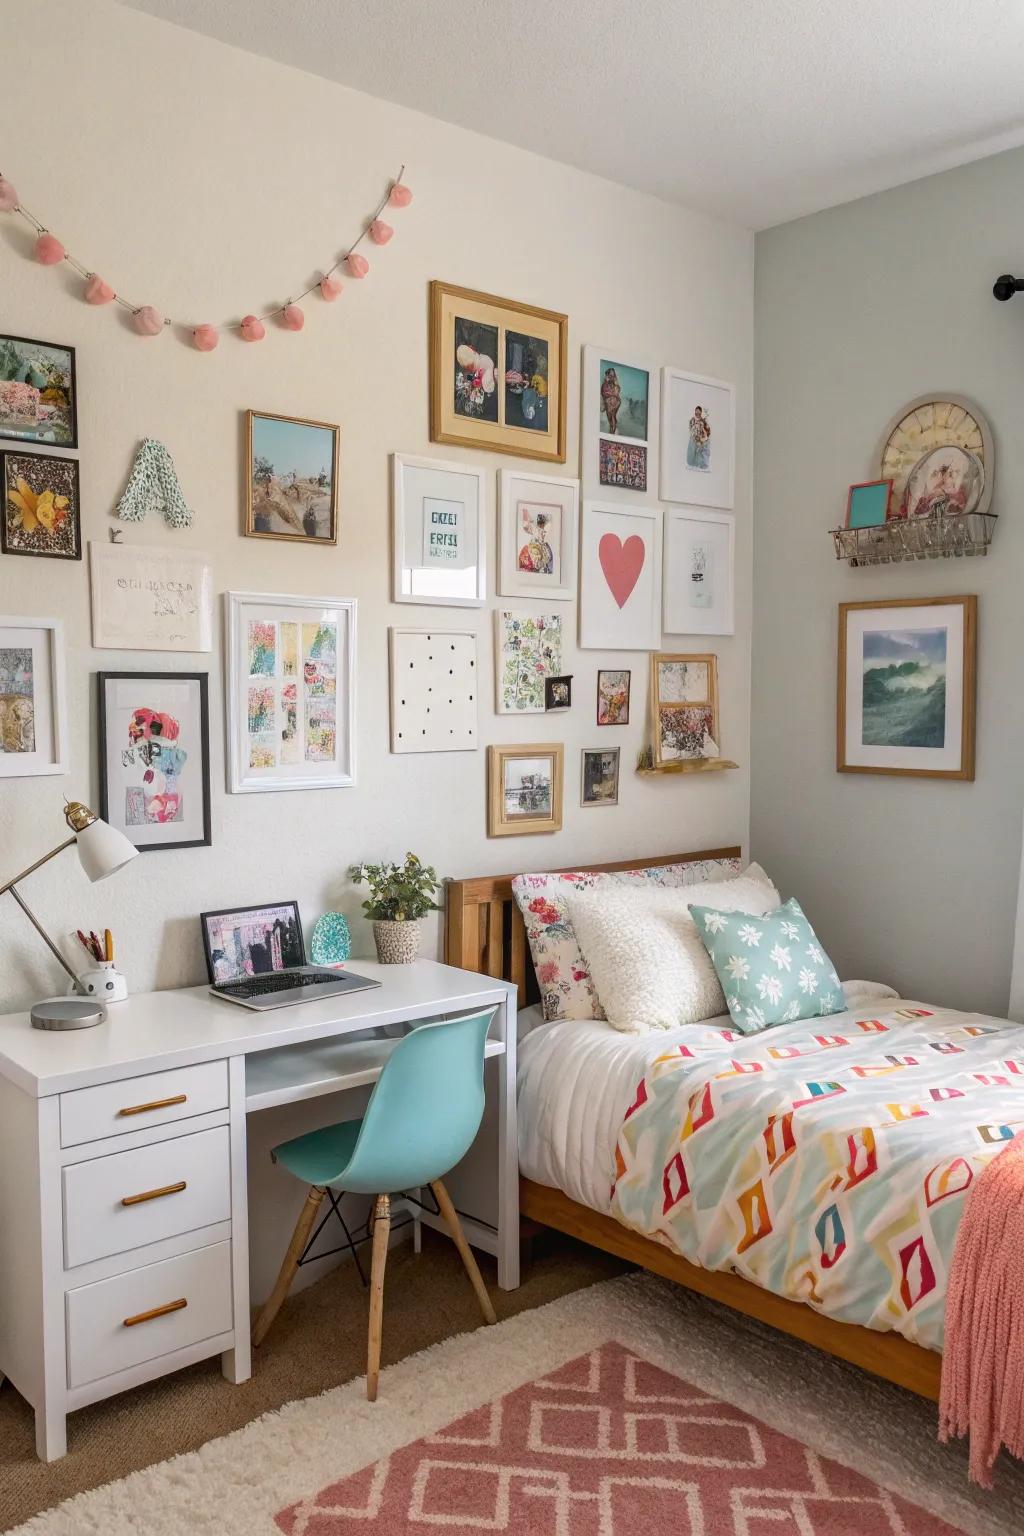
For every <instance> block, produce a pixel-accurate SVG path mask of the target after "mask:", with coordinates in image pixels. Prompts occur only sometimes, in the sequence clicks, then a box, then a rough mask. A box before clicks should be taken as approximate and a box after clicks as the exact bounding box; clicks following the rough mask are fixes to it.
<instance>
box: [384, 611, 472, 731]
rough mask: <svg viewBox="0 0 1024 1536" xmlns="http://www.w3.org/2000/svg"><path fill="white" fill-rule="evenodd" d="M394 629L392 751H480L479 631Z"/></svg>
mask: <svg viewBox="0 0 1024 1536" xmlns="http://www.w3.org/2000/svg"><path fill="white" fill-rule="evenodd" d="M389 635H390V642H391V643H390V647H389V650H390V662H391V750H392V752H475V751H476V748H477V745H478V740H477V737H478V729H477V720H478V717H479V708H480V704H479V697H480V686H479V683H480V678H479V668H478V667H477V655H476V635H475V634H474V633H473V631H472V630H465V629H401V628H398V627H397V626H396V627H393V628H392V629H391V630H390V631H389Z"/></svg>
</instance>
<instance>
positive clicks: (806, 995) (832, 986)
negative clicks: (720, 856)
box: [690, 898, 846, 1035]
mask: <svg viewBox="0 0 1024 1536" xmlns="http://www.w3.org/2000/svg"><path fill="white" fill-rule="evenodd" d="M690 915H691V916H692V918H693V920H694V922H695V923H696V925H697V932H698V933H699V934H700V936H701V939H702V941H703V943H704V948H705V949H706V950H707V952H708V954H709V955H710V956H711V961H712V964H713V965H714V967H715V970H716V972H717V973H718V979H719V981H720V982H721V983H722V991H723V992H724V993H725V999H726V1002H727V1003H728V1004H729V1013H730V1014H731V1015H732V1021H733V1023H734V1024H735V1025H736V1028H737V1029H738V1030H740V1031H742V1033H743V1034H745V1035H756V1034H757V1033H758V1032H759V1031H760V1030H762V1029H767V1028H768V1027H769V1026H770V1025H772V1024H788V1023H790V1022H791V1021H795V1020H797V1019H813V1018H819V1017H824V1016H825V1015H826V1014H830V1013H842V1012H843V1010H844V1009H845V1007H846V999H845V998H844V997H843V988H842V983H841V982H840V980H839V977H838V975H837V974H836V968H835V966H834V965H833V964H832V961H831V960H830V959H829V958H828V955H826V954H825V952H824V950H823V949H822V947H821V945H820V944H819V943H818V940H817V939H816V937H815V934H814V929H813V928H812V927H811V925H810V923H809V922H808V921H807V919H806V917H805V916H804V913H803V910H802V908H801V906H800V903H799V902H798V901H796V900H795V899H792V898H791V899H790V900H789V901H787V902H785V903H784V905H783V906H781V907H776V909H775V911H774V912H769V913H768V915H767V917H748V916H746V915H745V914H744V913H742V912H719V911H716V909H715V908H714V907H700V906H696V905H694V904H692V903H691V905H690Z"/></svg>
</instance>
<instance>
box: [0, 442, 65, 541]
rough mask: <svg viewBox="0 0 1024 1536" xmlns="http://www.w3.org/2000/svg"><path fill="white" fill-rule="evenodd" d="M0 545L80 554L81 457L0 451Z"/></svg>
mask: <svg viewBox="0 0 1024 1536" xmlns="http://www.w3.org/2000/svg"><path fill="white" fill-rule="evenodd" d="M0 496H2V498H3V505H2V508H0V550H2V551H3V553H4V554H5V555H44V556H46V557H47V558H49V559H51V560H81V558H82V507H81V494H80V492H79V487H78V460H77V459H61V458H58V457H57V456H56V455H55V454H54V455H50V454H42V453H3V454H0Z"/></svg>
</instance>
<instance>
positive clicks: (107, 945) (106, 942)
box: [103, 928, 114, 964]
mask: <svg viewBox="0 0 1024 1536" xmlns="http://www.w3.org/2000/svg"><path fill="white" fill-rule="evenodd" d="M103 950H104V953H105V954H106V957H107V959H108V960H109V961H110V962H111V964H112V963H113V960H114V935H113V934H112V933H111V931H110V929H109V928H104V930H103Z"/></svg>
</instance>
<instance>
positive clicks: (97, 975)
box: [78, 960, 128, 1003]
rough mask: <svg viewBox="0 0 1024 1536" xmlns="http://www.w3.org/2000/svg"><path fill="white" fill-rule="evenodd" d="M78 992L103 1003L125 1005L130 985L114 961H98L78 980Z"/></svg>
mask: <svg viewBox="0 0 1024 1536" xmlns="http://www.w3.org/2000/svg"><path fill="white" fill-rule="evenodd" d="M78 990H79V992H80V993H82V994H83V995H84V996H85V997H94V998H96V1000H97V1002H101V1003H123V1002H124V1000H125V998H126V997H127V996H128V983H127V981H126V980H125V978H124V977H123V976H122V974H121V972H120V971H119V970H117V969H116V967H115V965H114V962H113V960H97V962H96V964H95V965H94V966H91V967H90V968H89V970H87V971H83V972H82V973H81V975H80V976H79V978H78Z"/></svg>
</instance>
